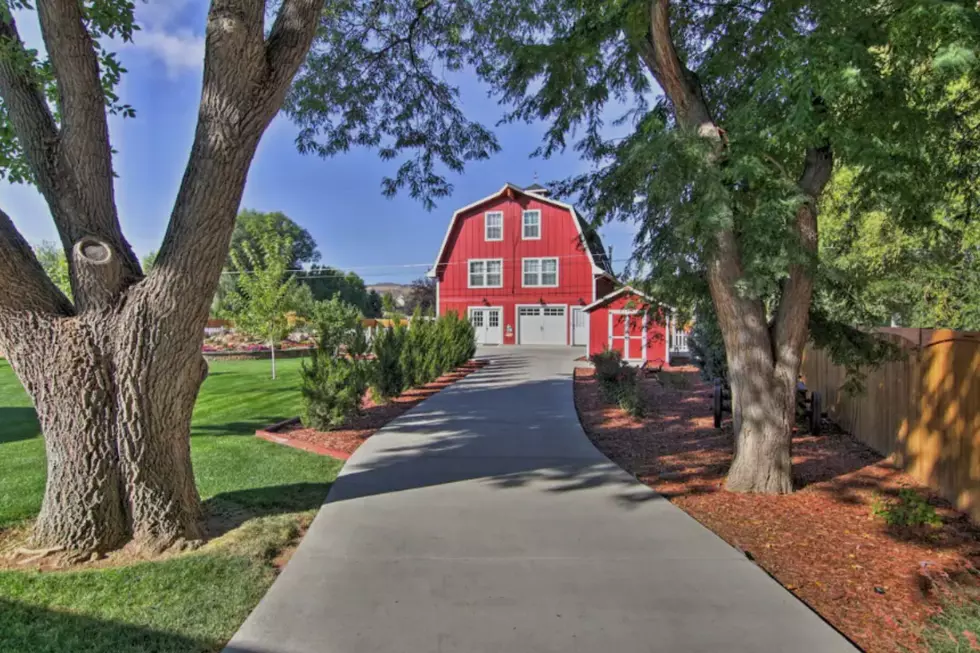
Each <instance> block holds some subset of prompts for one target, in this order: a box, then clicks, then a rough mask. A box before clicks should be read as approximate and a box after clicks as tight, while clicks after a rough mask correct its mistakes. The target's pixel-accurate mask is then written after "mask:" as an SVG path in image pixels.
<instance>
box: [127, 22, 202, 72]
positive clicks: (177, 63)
mask: <svg viewBox="0 0 980 653" xmlns="http://www.w3.org/2000/svg"><path fill="white" fill-rule="evenodd" d="M130 47H132V48H133V49H136V50H142V51H144V52H146V53H148V54H150V55H151V56H153V57H156V58H157V59H159V60H160V61H162V62H163V64H164V66H166V68H167V76H168V77H170V78H172V79H173V78H176V77H179V76H180V75H181V74H182V73H185V72H188V71H194V70H198V69H200V68H201V67H202V66H203V64H204V37H203V36H198V35H195V34H194V33H192V32H191V31H190V30H188V29H178V30H176V31H165V30H162V29H142V30H140V31H139V32H136V34H134V35H133V43H132V44H131V46H130Z"/></svg>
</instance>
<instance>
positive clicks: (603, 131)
mask: <svg viewBox="0 0 980 653" xmlns="http://www.w3.org/2000/svg"><path fill="white" fill-rule="evenodd" d="M657 4H660V3H656V2H650V1H649V0H619V1H615V2H603V1H601V0H594V1H586V2H571V1H566V0H536V1H531V2H500V1H498V2H494V3H491V5H492V8H490V9H488V10H487V11H488V12H489V15H488V17H487V18H485V19H484V21H483V24H485V25H488V26H489V25H492V26H493V28H492V29H489V28H488V34H486V39H487V40H488V41H489V42H491V43H492V44H493V47H486V48H485V51H486V52H487V53H489V56H488V57H487V58H486V59H485V60H484V62H483V66H482V72H483V73H484V75H485V76H486V77H487V78H488V79H489V80H490V81H491V82H492V83H493V84H494V85H495V86H496V88H498V89H499V90H500V91H501V92H502V93H503V96H504V98H505V100H506V101H507V102H509V103H510V104H511V106H512V107H513V108H512V110H511V112H510V114H509V119H511V120H532V119H544V120H547V121H548V122H549V124H550V129H549V130H548V132H547V133H546V135H545V139H544V142H543V144H542V147H541V150H540V152H541V153H542V154H544V155H550V154H553V153H555V152H557V151H560V150H563V149H564V148H565V147H567V146H569V145H574V147H575V148H576V150H577V151H578V152H580V153H581V154H582V156H583V157H584V158H586V159H587V160H589V161H592V162H593V164H594V166H595V167H594V169H593V170H592V171H589V172H587V173H585V174H582V175H579V176H576V177H574V178H572V179H568V180H564V183H561V184H559V185H558V189H559V192H562V193H566V194H574V193H580V194H581V199H582V204H583V206H584V208H586V209H587V210H588V211H589V212H591V214H592V215H594V216H595V219H596V221H597V222H600V223H602V222H606V221H610V220H629V221H635V222H637V223H638V224H639V225H640V233H639V236H638V238H637V243H636V245H637V248H636V251H635V256H636V258H637V260H638V261H642V262H643V263H644V264H647V265H648V266H649V267H647V268H646V269H648V270H650V278H649V282H650V283H651V284H653V285H656V286H657V290H658V292H660V293H661V294H660V295H659V296H663V297H665V298H667V299H670V300H677V303H679V304H687V303H689V302H688V301H686V300H687V299H688V297H690V296H691V295H692V294H693V295H699V294H702V293H703V292H704V290H703V289H704V282H705V278H704V275H703V270H704V268H703V265H704V262H705V261H707V260H708V257H707V256H706V252H707V249H710V248H711V247H713V243H714V238H713V236H714V234H715V233H716V231H717V227H718V226H719V225H721V224H726V223H731V222H733V221H734V222H736V223H737V229H738V232H739V236H740V239H739V248H740V252H741V260H742V285H743V288H744V290H745V292H748V293H750V294H752V295H756V296H772V295H774V294H778V292H779V290H780V288H779V284H780V282H781V280H783V279H785V278H787V276H788V274H789V267H790V265H791V264H792V263H793V262H796V261H800V260H801V259H805V258H807V255H806V254H805V253H803V252H801V251H800V249H799V244H798V242H796V236H795V235H794V232H793V229H791V228H790V227H791V224H792V221H793V220H794V217H795V210H794V208H793V207H794V206H795V202H796V200H797V198H798V197H799V194H800V191H799V188H798V185H797V182H798V181H799V176H800V171H801V170H803V168H804V163H805V161H804V158H805V154H806V152H807V149H808V148H812V147H815V146H823V145H826V144H828V143H831V144H832V146H833V156H834V159H835V161H836V162H837V163H838V165H840V164H846V165H849V166H851V169H852V170H854V171H855V172H854V175H853V178H852V180H851V188H852V189H853V191H854V192H855V193H857V194H859V195H860V196H861V197H862V198H863V201H865V202H874V203H875V204H877V205H878V206H879V207H883V208H886V209H887V214H888V216H889V219H890V220H892V221H894V222H895V223H896V224H915V223H919V224H921V223H922V222H923V221H924V220H929V218H930V216H931V215H932V214H933V212H934V211H936V210H937V209H941V207H942V206H943V205H944V203H945V202H946V200H947V199H948V193H945V192H944V189H945V188H947V187H948V186H952V185H956V186H957V187H959V188H960V189H961V191H962V190H963V189H965V187H967V186H969V185H970V181H971V179H973V180H975V179H976V173H975V170H974V172H973V174H972V176H971V175H970V174H967V171H966V170H964V165H963V160H962V158H951V157H950V156H949V154H950V151H951V150H954V151H959V152H962V153H965V152H966V151H968V150H969V149H970V148H971V147H972V148H973V151H976V148H975V138H976V125H975V123H974V124H972V125H970V124H964V121H963V119H962V116H961V115H960V114H959V113H958V112H956V111H954V110H951V106H950V104H951V103H945V104H944V103H937V102H936V101H935V100H936V98H937V97H945V96H947V95H949V94H953V93H955V94H957V95H958V96H959V97H960V103H967V102H972V103H974V104H975V103H976V102H977V95H976V93H975V89H976V88H977V85H978V84H977V82H978V78H980V64H978V59H977V56H976V53H977V42H978V40H977V34H978V17H977V11H976V9H975V7H972V6H971V3H970V2H967V1H965V0H964V1H961V2H921V1H915V0H891V1H887V2H878V1H871V0H857V1H854V2H824V1H814V2H800V1H796V0H794V1H792V2H790V1H785V0H769V1H760V2H746V3H733V2H698V1H689V2H685V1H677V2H672V3H670V5H669V11H670V18H671V29H672V35H673V39H674V42H675V43H676V45H677V50H678V55H679V56H680V57H681V59H682V60H683V61H684V63H685V65H686V67H687V68H689V69H690V71H691V74H692V75H693V76H694V78H695V81H696V83H697V86H698V89H699V92H700V93H701V94H702V95H703V97H704V98H705V100H706V101H707V105H708V106H709V108H710V110H711V117H712V119H713V120H714V121H716V122H717V124H719V125H722V126H723V129H724V134H723V137H724V139H725V143H726V150H725V156H724V165H722V166H719V167H717V168H716V167H705V166H704V165H702V161H703V152H702V150H703V148H704V147H705V145H704V143H701V142H699V141H698V140H697V139H693V140H692V138H691V136H690V134H689V132H688V131H687V130H685V129H683V128H680V127H682V126H681V125H678V120H677V117H676V115H674V113H673V112H672V111H671V108H670V105H669V103H668V100H667V98H665V97H664V96H658V95H657V92H656V91H657V88H656V87H655V86H654V85H653V84H652V83H651V82H653V81H654V80H652V79H651V76H650V74H649V72H648V69H647V67H646V66H645V65H644V64H645V61H646V60H647V59H649V57H651V56H652V54H651V53H650V52H649V51H648V50H647V47H648V46H647V41H646V39H648V37H649V34H650V30H651V27H650V15H651V7H653V6H655V5H657ZM653 45H654V46H656V43H654V44H653ZM957 88H958V89H959V91H958V92H957V91H955V90H954V89H957ZM969 89H973V90H974V92H973V93H972V94H971V93H970V92H969ZM967 97H969V98H970V99H969V100H967ZM574 137H577V140H574V141H570V140H569V139H570V138H574ZM951 137H953V138H954V139H955V142H953V143H950V142H949V141H950V138H951ZM974 187H975V184H974Z"/></svg>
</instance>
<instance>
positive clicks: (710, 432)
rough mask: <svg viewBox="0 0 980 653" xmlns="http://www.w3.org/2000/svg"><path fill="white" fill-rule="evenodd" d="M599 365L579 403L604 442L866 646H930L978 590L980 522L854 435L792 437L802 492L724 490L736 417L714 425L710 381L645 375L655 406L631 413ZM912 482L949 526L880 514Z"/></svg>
mask: <svg viewBox="0 0 980 653" xmlns="http://www.w3.org/2000/svg"><path fill="white" fill-rule="evenodd" d="M592 374H593V372H592V370H586V369H579V370H576V374H575V402H576V406H577V409H578V412H579V416H580V419H581V421H582V424H583V426H584V428H585V430H586V432H587V433H588V434H589V437H590V438H591V439H592V441H593V443H594V444H595V445H596V447H597V448H599V450H601V451H602V452H603V453H604V454H606V455H607V456H608V457H609V458H611V459H612V460H613V461H614V462H616V463H617V464H619V465H620V466H622V467H623V468H624V469H626V470H627V471H629V472H631V473H632V474H634V475H635V476H636V477H637V478H638V479H639V480H640V481H641V482H643V483H645V484H647V485H649V486H650V487H651V488H653V489H654V490H656V491H657V492H659V493H661V494H662V495H664V496H665V497H666V498H668V499H669V500H670V501H671V502H673V503H675V504H676V505H677V506H679V507H680V508H681V509H683V510H684V511H685V512H687V513H688V514H690V515H691V516H692V517H694V518H695V519H697V520H698V521H700V522H701V523H702V524H704V525H705V526H707V527H708V528H710V529H711V530H713V531H714V532H715V533H717V534H718V535H719V536H721V537H722V538H723V539H725V541H727V542H728V543H729V544H731V545H733V546H735V547H737V548H739V549H740V550H742V551H744V552H745V553H746V555H747V556H749V557H750V558H752V559H753V560H755V562H756V563H757V564H759V565H760V566H761V567H762V568H764V569H765V570H766V571H768V572H769V573H770V574H771V575H772V576H773V577H775V578H776V580H778V581H779V582H780V583H782V584H783V586H785V587H786V588H787V589H788V590H790V591H791V592H793V593H794V594H795V595H796V596H798V597H799V598H800V599H802V600H803V601H805V602H806V603H807V604H809V605H810V606H811V607H812V608H813V609H815V610H816V611H817V612H818V613H820V615H821V616H823V617H824V618H825V619H826V620H827V621H828V622H830V623H831V624H832V625H833V626H834V627H836V628H837V629H838V630H840V631H841V632H843V633H844V634H845V635H846V636H848V637H849V638H850V639H851V640H853V641H854V642H856V643H857V644H858V645H859V646H861V647H863V648H864V649H865V650H866V651H869V653H878V652H888V653H897V652H899V651H925V650H928V648H927V647H926V644H925V641H924V638H923V634H924V631H925V630H926V627H927V625H928V624H929V621H930V618H931V617H933V616H934V615H936V614H937V613H938V612H940V611H941V610H942V609H943V605H944V601H945V600H959V599H961V598H963V597H964V596H967V595H970V594H972V592H973V591H974V590H973V589H971V588H972V587H974V586H975V582H974V581H975V578H976V570H975V568H974V561H975V559H976V558H977V557H978V556H980V530H978V529H977V527H976V526H975V525H973V524H972V523H971V522H970V521H969V520H968V518H967V517H966V516H965V515H964V514H962V513H960V512H957V511H955V510H953V509H952V508H951V507H950V506H949V504H948V503H946V502H944V501H943V500H941V499H939V498H938V497H936V496H935V495H933V494H931V493H929V492H928V490H927V489H925V488H923V487H921V486H920V485H918V484H917V483H916V482H915V481H914V480H913V479H912V478H911V477H909V476H908V475H906V474H903V473H902V472H901V471H900V470H898V469H897V468H895V467H894V466H893V465H891V464H890V463H889V462H888V461H887V460H885V459H883V458H882V457H881V456H880V455H878V454H877V453H875V452H874V451H872V450H871V449H869V448H868V447H866V446H865V445H863V444H861V443H860V442H858V441H856V440H854V439H853V438H851V437H850V436H849V435H847V434H846V433H841V432H840V431H839V430H835V429H833V428H828V429H827V431H826V432H825V433H824V434H823V435H821V436H810V435H808V434H797V435H796V436H795V437H794V439H793V466H794V481H795V484H796V486H797V487H798V488H799V490H798V491H797V492H795V493H794V494H791V495H782V496H772V495H761V494H736V493H732V492H727V491H725V490H724V488H723V482H724V476H725V473H726V472H727V471H728V467H729V465H730V463H731V452H732V445H733V437H732V430H731V425H730V422H729V423H728V424H726V425H724V426H723V428H722V429H720V430H716V429H714V428H713V425H712V418H711V398H710V386H708V385H707V384H704V383H701V382H700V381H698V380H696V378H695V377H696V375H692V376H691V379H690V380H689V388H687V389H685V388H684V387H683V385H684V384H665V385H660V384H658V383H657V381H656V380H654V379H644V380H643V381H642V382H641V383H642V390H643V396H644V400H645V403H646V405H647V415H646V417H644V418H641V419H633V418H630V417H628V416H627V415H626V414H625V413H624V412H623V411H622V410H620V409H619V408H618V407H613V406H609V405H607V404H604V403H603V401H602V399H601V397H600V395H599V388H598V382H597V381H596V380H595V379H594V378H592ZM828 426H829V425H828ZM903 488H911V489H914V491H915V492H916V493H918V494H919V495H921V496H924V497H927V499H928V502H929V505H932V506H933V507H934V508H935V510H936V513H937V514H938V515H939V516H940V517H941V519H942V524H941V526H939V527H930V526H919V527H909V526H904V527H903V526H889V525H887V524H886V523H885V521H884V520H883V519H882V518H880V517H874V516H873V514H872V513H873V510H874V507H875V506H876V505H880V502H881V501H882V499H883V498H884V500H888V501H891V500H894V499H893V497H897V496H898V494H899V491H900V490H902V489H903ZM959 630H962V632H959ZM959 630H958V631H957V632H956V633H952V632H951V631H948V630H947V631H945V633H943V631H939V632H940V633H943V634H942V637H946V636H948V637H949V638H950V641H951V642H952V641H953V638H956V639H958V640H959V641H961V642H963V644H964V646H963V648H950V649H949V650H964V651H966V650H980V647H978V648H975V649H973V648H969V644H968V643H969V642H973V641H975V635H974V632H973V631H970V630H968V629H963V628H962V627H961V628H960V629H959ZM931 632H932V633H933V634H934V635H935V633H936V631H935V630H932V631H931ZM953 646H954V647H955V646H956V645H955V644H953ZM944 650H945V649H944Z"/></svg>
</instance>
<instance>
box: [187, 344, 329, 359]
mask: <svg viewBox="0 0 980 653" xmlns="http://www.w3.org/2000/svg"><path fill="white" fill-rule="evenodd" d="M313 349H314V347H290V348H288V349H279V348H278V347H276V359H277V360H278V359H280V358H303V357H304V356H309V355H310V352H312V351H313ZM202 353H203V354H204V359H205V360H222V361H251V360H267V359H269V358H272V352H270V351H269V349H268V348H265V349H246V350H233V349H232V350H227V351H208V350H207V349H205V350H203V351H202Z"/></svg>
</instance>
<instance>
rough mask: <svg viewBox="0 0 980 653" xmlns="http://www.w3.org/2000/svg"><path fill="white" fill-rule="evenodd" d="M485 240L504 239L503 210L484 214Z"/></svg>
mask: <svg viewBox="0 0 980 653" xmlns="http://www.w3.org/2000/svg"><path fill="white" fill-rule="evenodd" d="M483 237H484V240H487V241H492V240H503V239H504V214H503V212H502V211H488V212H487V213H485V214H484V215H483Z"/></svg>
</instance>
